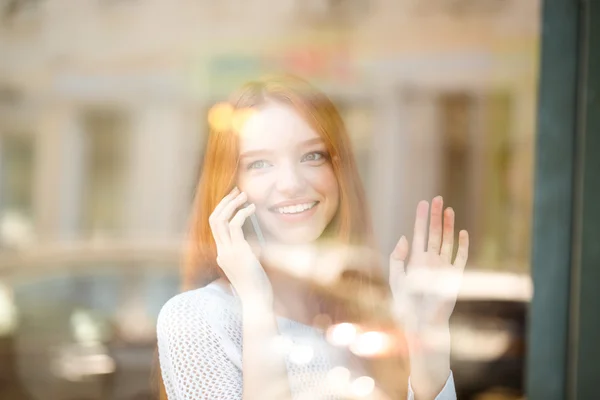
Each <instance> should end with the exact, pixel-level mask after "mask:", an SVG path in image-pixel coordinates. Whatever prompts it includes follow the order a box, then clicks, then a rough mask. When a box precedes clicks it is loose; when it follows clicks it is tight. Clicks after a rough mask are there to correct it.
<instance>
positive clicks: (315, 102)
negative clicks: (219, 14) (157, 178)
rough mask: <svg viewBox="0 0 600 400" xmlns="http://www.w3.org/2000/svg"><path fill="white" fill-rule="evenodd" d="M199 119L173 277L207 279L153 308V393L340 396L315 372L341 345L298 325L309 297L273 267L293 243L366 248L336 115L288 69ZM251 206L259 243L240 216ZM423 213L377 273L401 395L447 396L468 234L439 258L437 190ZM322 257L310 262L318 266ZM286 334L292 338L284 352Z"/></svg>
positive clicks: (304, 321)
mask: <svg viewBox="0 0 600 400" xmlns="http://www.w3.org/2000/svg"><path fill="white" fill-rule="evenodd" d="M211 117H212V127H211V132H210V136H209V139H208V144H207V147H206V156H205V160H204V166H203V174H202V177H201V179H200V183H199V185H198V190H197V195H196V200H195V204H194V210H193V218H192V225H191V235H190V236H191V237H190V239H191V240H190V246H189V251H188V254H187V263H186V269H185V277H184V278H185V285H186V286H187V288H188V289H192V288H193V287H194V286H202V285H206V283H209V282H210V283H209V284H208V285H206V286H203V287H201V288H199V289H195V290H189V291H187V292H184V293H182V294H179V295H178V296H176V297H174V298H173V299H171V300H169V302H167V304H165V306H164V307H163V309H162V310H161V313H160V315H159V320H158V326H157V333H158V348H159V357H160V366H161V371H162V377H163V381H164V385H165V388H166V393H167V394H168V397H169V399H170V400H182V399H292V398H313V399H317V398H329V397H324V396H334V395H340V392H339V390H340V388H339V387H337V388H336V389H335V390H337V392H335V393H334V392H332V390H333V389H331V387H330V386H331V385H329V386H328V384H327V382H329V383H331V382H330V381H331V379H329V381H328V377H329V378H331V375H327V374H328V371H331V370H332V367H334V366H335V365H338V364H336V362H340V360H342V359H343V356H340V357H342V358H336V357H337V356H336V355H334V354H335V350H331V349H330V348H329V347H327V343H324V342H325V341H324V340H323V335H322V331H321V330H320V329H317V328H314V327H313V326H311V325H313V323H312V322H313V321H314V318H315V316H316V315H322V314H323V308H322V307H321V306H322V304H323V303H322V302H320V301H319V299H318V296H312V295H310V294H308V292H307V290H306V287H305V286H303V285H295V284H291V283H290V280H289V279H286V276H288V275H289V274H288V275H286V274H281V273H279V272H280V271H282V270H283V271H286V270H287V271H288V272H290V271H291V272H292V274H293V273H294V268H295V267H294V265H296V264H294V263H293V262H292V263H291V264H290V262H289V261H290V260H292V261H297V260H298V259H301V257H298V256H297V255H298V254H299V252H298V249H301V253H302V254H309V255H310V254H312V255H314V254H319V256H318V257H313V258H308V264H310V263H312V262H315V263H318V261H319V260H323V259H326V260H332V259H335V257H333V258H332V257H329V258H323V257H321V256H320V255H322V254H323V253H321V252H320V251H321V250H323V249H325V250H326V249H338V248H342V249H351V251H352V249H361V248H364V247H367V248H374V247H373V238H372V229H371V222H370V218H369V217H368V213H367V208H366V204H365V195H364V191H363V188H362V184H361V182H360V179H359V175H358V172H357V168H356V163H355V160H354V156H353V153H352V149H351V146H350V140H349V138H348V135H347V133H346V131H345V128H344V126H343V123H342V121H341V118H340V116H339V114H338V112H337V111H336V109H335V107H334V105H333V104H332V103H331V101H330V100H329V99H328V98H327V97H326V96H325V95H324V94H322V93H321V92H319V91H317V90H316V89H314V88H313V87H312V86H310V85H309V84H308V83H306V82H304V81H302V80H300V79H297V78H294V77H290V76H281V77H269V78H265V79H263V80H259V81H256V82H252V83H250V84H248V85H246V86H244V87H243V88H242V89H241V91H240V92H239V93H237V94H236V95H235V96H234V98H233V99H232V100H231V101H230V103H229V105H228V106H225V107H224V108H222V109H221V110H220V111H219V112H217V113H216V114H213V115H212V116H211ZM252 215H255V216H256V218H257V220H258V223H259V226H260V228H259V229H260V230H261V231H262V232H261V233H262V234H264V239H265V240H264V243H261V242H259V241H258V240H257V237H256V233H257V232H254V234H253V233H252V232H249V231H248V229H247V228H246V227H245V226H244V222H245V221H246V219H248V218H250V217H251V216H252ZM442 215H443V217H442ZM428 217H429V204H428V202H426V201H422V202H420V203H419V204H418V206H417V216H416V222H415V228H414V237H413V243H412V249H411V258H410V261H409V262H408V264H407V268H406V269H405V268H404V267H405V260H406V258H407V256H408V252H409V244H408V242H407V240H406V238H405V237H404V236H403V237H402V238H400V240H399V241H398V244H397V246H396V247H395V249H394V250H393V252H392V254H391V256H390V258H389V262H390V281H389V285H390V288H391V291H392V294H393V299H394V303H395V304H394V306H395V312H396V315H397V316H398V321H399V322H400V323H401V324H402V329H403V330H404V331H405V332H406V333H407V343H408V350H409V351H408V354H409V359H410V379H409V389H408V396H409V398H416V399H418V400H422V399H423V400H424V399H434V398H437V399H450V398H455V397H456V394H455V390H454V384H453V378H452V373H451V371H450V367H449V353H450V337H449V329H448V320H449V317H450V314H451V313H452V310H453V308H454V304H455V302H456V295H457V292H458V286H459V282H460V277H461V276H462V271H463V269H464V266H465V264H466V260H467V253H468V235H467V233H466V231H461V232H460V234H459V246H458V250H457V256H456V260H455V261H454V263H453V262H452V260H451V259H452V254H453V251H454V247H455V246H454V242H453V240H454V214H453V211H452V209H450V208H446V209H445V211H444V209H443V202H442V199H441V197H437V198H435V199H434V200H433V201H432V205H431V222H430V224H429V232H428V229H427V220H428ZM427 237H428V239H427ZM315 249H317V250H315ZM333 254H335V255H338V257H337V261H338V262H337V263H335V264H336V265H341V266H342V269H343V268H346V267H347V266H348V265H349V264H351V262H352V261H354V260H355V258H354V257H353V256H352V255H351V256H348V255H347V254H348V252H342V253H341V254H342V255H341V256H339V254H340V252H338V251H334V252H333ZM340 257H341V260H340ZM322 264H323V263H322V262H321V263H320V264H319V267H318V268H317V270H318V271H321V272H323V271H327V268H323V266H322ZM286 268H287V269H286ZM331 268H334V267H333V266H332V267H331ZM311 271H314V269H313V270H311ZM369 273H370V274H371V275H372V276H376V275H377V274H378V271H377V270H371V271H369ZM339 275H340V274H337V273H336V274H335V276H336V277H337V276H339ZM318 276H321V275H318ZM363 296H364V293H359V294H358V296H357V297H358V298H361V299H362V298H363ZM298 299H302V303H299V302H298ZM282 343H283V345H282ZM242 344H243V350H242ZM290 346H296V347H294V349H296V350H297V349H298V348H301V349H304V350H303V351H300V352H296V353H297V354H296V353H294V354H296V357H291V353H290V351H291V350H290V348H291V347H290ZM303 346H304V347H303ZM298 355H299V356H298ZM302 357H304V359H303V358H302ZM291 358H294V359H291ZM295 361H301V362H295ZM338 371H339V370H338ZM321 396H323V397H321Z"/></svg>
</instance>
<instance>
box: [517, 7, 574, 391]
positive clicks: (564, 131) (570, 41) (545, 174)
mask: <svg viewBox="0 0 600 400" xmlns="http://www.w3.org/2000/svg"><path fill="white" fill-rule="evenodd" d="M578 6H579V5H578V3H577V1H574V0H545V1H543V7H542V32H541V33H542V41H541V64H540V65H541V71H540V81H539V82H540V86H539V88H540V89H539V99H538V116H537V121H538V131H537V138H536V140H537V145H536V165H535V168H536V176H535V188H534V190H535V195H534V214H533V218H534V220H533V249H532V277H533V281H534V290H535V291H534V297H533V300H532V304H531V308H530V319H529V341H528V360H527V397H528V398H529V399H533V400H537V399H544V400H554V399H556V400H559V399H560V400H563V399H564V398H565V395H566V392H567V343H568V326H569V325H568V324H569V296H570V268H569V266H570V264H571V254H572V253H571V242H572V231H571V226H572V209H573V183H574V181H573V174H574V168H573V166H574V159H575V158H574V151H575V136H576V134H575V133H576V127H577V101H576V100H577V79H578V62H577V61H578V58H579V56H578V17H579V14H578Z"/></svg>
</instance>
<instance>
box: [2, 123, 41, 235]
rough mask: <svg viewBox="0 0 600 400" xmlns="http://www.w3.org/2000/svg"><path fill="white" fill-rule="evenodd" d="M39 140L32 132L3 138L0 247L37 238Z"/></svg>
mask: <svg viewBox="0 0 600 400" xmlns="http://www.w3.org/2000/svg"><path fill="white" fill-rule="evenodd" d="M34 170H35V138H34V136H33V135H31V134H28V133H6V134H3V135H1V136H0V247H5V246H19V245H24V244H26V243H28V242H30V241H31V240H32V238H33V225H34V210H33V189H34Z"/></svg>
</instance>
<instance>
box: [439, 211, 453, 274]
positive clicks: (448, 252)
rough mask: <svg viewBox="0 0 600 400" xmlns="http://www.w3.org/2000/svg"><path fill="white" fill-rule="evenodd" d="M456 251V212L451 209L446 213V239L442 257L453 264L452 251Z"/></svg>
mask: <svg viewBox="0 0 600 400" xmlns="http://www.w3.org/2000/svg"><path fill="white" fill-rule="evenodd" d="M453 250H454V210H453V209H452V208H451V207H448V208H446V211H444V237H443V239H442V251H441V253H440V255H441V256H442V259H443V260H444V261H446V262H447V263H451V262H452V251H453Z"/></svg>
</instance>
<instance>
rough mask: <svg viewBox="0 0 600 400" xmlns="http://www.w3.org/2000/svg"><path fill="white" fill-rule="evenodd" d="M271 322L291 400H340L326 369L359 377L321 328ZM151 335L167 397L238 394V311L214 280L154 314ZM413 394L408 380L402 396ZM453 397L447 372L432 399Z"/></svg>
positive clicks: (185, 399)
mask: <svg viewBox="0 0 600 400" xmlns="http://www.w3.org/2000/svg"><path fill="white" fill-rule="evenodd" d="M277 324H278V327H279V333H280V339H281V341H278V342H277V345H276V347H275V348H274V349H275V350H274V351H282V352H285V359H286V364H287V370H288V379H289V384H290V389H291V392H292V395H293V397H294V399H295V400H304V399H311V400H319V399H337V398H341V397H342V396H341V395H340V390H347V389H344V388H341V387H340V385H339V384H332V383H335V381H333V380H332V379H331V378H332V375H331V374H329V375H328V372H329V371H331V370H332V369H333V368H334V367H338V366H343V367H345V368H347V369H349V370H350V373H351V379H354V378H356V377H358V376H360V373H359V372H358V370H357V369H356V368H352V367H351V366H350V365H349V363H348V359H347V357H345V356H344V353H343V352H341V351H340V350H339V349H337V348H335V347H333V346H331V345H330V344H329V343H328V342H327V341H326V340H325V338H324V335H323V332H322V331H321V330H318V329H316V328H313V327H311V326H307V325H304V324H301V323H298V322H295V321H292V320H289V319H285V318H278V319H277ZM157 337H158V351H159V360H160V367H161V372H162V377H163V381H164V384H165V389H166V391H167V395H168V397H169V400H213V399H224V400H238V399H241V398H242V387H243V380H242V314H241V304H240V303H239V300H238V299H237V298H236V297H234V296H232V295H230V294H229V293H227V292H226V291H225V290H224V289H222V288H221V287H220V286H219V285H217V284H215V283H212V284H209V285H207V286H206V287H204V288H201V289H196V290H192V291H188V292H184V293H181V294H178V295H177V296H175V297H173V298H172V299H170V300H169V301H168V302H167V303H166V304H165V305H164V306H163V308H162V310H161V312H160V314H159V317H158V324H157ZM276 349H278V350H276ZM339 370H340V369H338V371H339ZM345 393H347V392H345ZM413 397H414V396H413V394H412V390H411V388H410V382H409V393H408V398H409V400H410V399H413ZM364 398H365V397H363V399H364ZM367 398H368V397H367ZM454 399H456V392H455V389H454V381H453V378H452V374H450V376H449V377H448V381H447V382H446V385H445V387H444V388H443V389H442V391H441V392H440V394H439V395H438V396H437V398H436V400H454Z"/></svg>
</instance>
